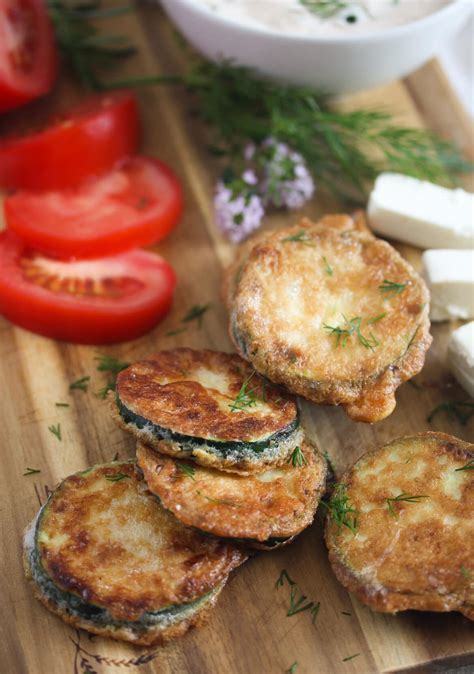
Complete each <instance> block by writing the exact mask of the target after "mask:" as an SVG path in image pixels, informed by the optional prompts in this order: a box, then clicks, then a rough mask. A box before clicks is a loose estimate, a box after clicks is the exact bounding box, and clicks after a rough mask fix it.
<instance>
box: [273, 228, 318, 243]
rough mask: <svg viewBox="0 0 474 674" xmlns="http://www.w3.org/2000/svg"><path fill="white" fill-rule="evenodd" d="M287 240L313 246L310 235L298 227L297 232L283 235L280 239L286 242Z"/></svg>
mask: <svg viewBox="0 0 474 674" xmlns="http://www.w3.org/2000/svg"><path fill="white" fill-rule="evenodd" d="M289 241H295V242H297V243H302V244H303V245H305V246H310V247H313V246H314V243H313V240H312V239H311V237H310V236H308V232H307V231H306V230H305V229H300V231H299V232H297V233H296V234H293V235H292V236H285V238H284V239H282V240H281V243H288V242H289Z"/></svg>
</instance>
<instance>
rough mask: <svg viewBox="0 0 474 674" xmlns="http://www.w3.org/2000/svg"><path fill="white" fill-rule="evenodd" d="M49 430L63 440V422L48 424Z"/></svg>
mask: <svg viewBox="0 0 474 674" xmlns="http://www.w3.org/2000/svg"><path fill="white" fill-rule="evenodd" d="M48 431H49V432H50V433H52V434H53V435H55V436H56V437H57V439H58V440H62V437H61V424H56V426H55V425H54V424H52V425H51V426H48Z"/></svg>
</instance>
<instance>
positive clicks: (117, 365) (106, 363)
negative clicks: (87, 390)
mask: <svg viewBox="0 0 474 674" xmlns="http://www.w3.org/2000/svg"><path fill="white" fill-rule="evenodd" d="M95 360H97V361H99V364H98V365H97V368H96V369H97V371H98V372H108V373H109V375H110V376H109V380H108V382H107V384H106V385H105V386H104V387H103V388H101V389H100V390H99V391H98V392H97V394H96V395H97V397H98V398H102V399H104V398H106V397H107V393H108V392H109V391H115V387H116V384H117V376H118V374H119V373H120V372H122V370H125V369H126V368H127V367H129V365H130V363H125V362H123V361H120V360H118V359H117V358H114V357H113V356H107V355H98V356H96V358H95Z"/></svg>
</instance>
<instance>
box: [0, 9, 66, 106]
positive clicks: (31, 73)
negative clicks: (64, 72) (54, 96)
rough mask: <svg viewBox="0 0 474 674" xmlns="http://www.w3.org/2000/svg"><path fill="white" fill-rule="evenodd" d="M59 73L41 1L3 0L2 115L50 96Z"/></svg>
mask: <svg viewBox="0 0 474 674" xmlns="http://www.w3.org/2000/svg"><path fill="white" fill-rule="evenodd" d="M56 71H57V55H56V45H55V41H54V35H53V28H52V26H51V22H50V20H49V17H48V14H47V12H46V7H45V4H44V3H43V2H42V0H0V112H4V111H5V110H11V109H12V108H16V107H18V106H19V105H22V104H23V103H27V102H28V101H30V100H32V99H33V98H36V97H37V96H42V95H43V94H46V93H48V91H49V90H50V89H51V88H52V86H53V83H54V80H55V77H56Z"/></svg>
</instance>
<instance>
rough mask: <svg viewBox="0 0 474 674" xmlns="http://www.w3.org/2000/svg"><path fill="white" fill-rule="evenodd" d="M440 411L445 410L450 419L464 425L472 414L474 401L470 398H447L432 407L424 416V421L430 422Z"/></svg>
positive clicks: (473, 412) (473, 413)
mask: <svg viewBox="0 0 474 674" xmlns="http://www.w3.org/2000/svg"><path fill="white" fill-rule="evenodd" d="M440 412H446V414H447V415H448V419H449V420H450V421H459V423H460V424H462V425H463V426H465V425H466V424H467V422H468V421H469V419H470V418H471V417H472V416H473V415H474V402H473V401H471V400H447V401H446V402H444V403H440V404H439V405H437V406H436V407H435V408H434V409H432V410H431V412H430V413H429V415H428V416H427V417H426V421H427V422H428V423H429V424H430V423H431V422H432V421H433V419H434V418H435V416H436V415H437V414H439V413H440Z"/></svg>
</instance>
